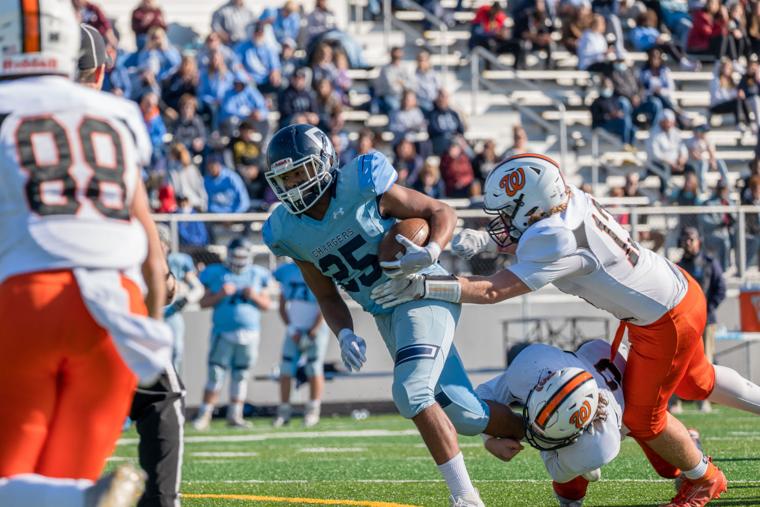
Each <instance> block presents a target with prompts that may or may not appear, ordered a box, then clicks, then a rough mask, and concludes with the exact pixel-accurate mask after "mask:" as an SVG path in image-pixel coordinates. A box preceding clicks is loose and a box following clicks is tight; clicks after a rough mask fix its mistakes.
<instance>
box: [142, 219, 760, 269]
mask: <svg viewBox="0 0 760 507" xmlns="http://www.w3.org/2000/svg"><path fill="white" fill-rule="evenodd" d="M609 211H610V212H611V213H613V214H615V215H618V214H629V215H630V220H629V223H630V230H631V235H632V236H633V237H634V238H635V237H636V235H637V232H638V218H639V216H642V215H668V216H671V217H672V216H677V215H694V214H697V215H699V214H705V213H733V214H736V216H737V227H736V231H737V234H736V236H737V245H736V253H737V259H736V266H737V275H738V276H739V278H740V279H741V280H742V281H744V280H745V275H746V263H747V245H746V239H747V230H746V226H745V224H746V215H747V214H748V213H751V214H757V213H760V206H751V205H741V206H740V205H735V206H636V205H620V206H616V207H614V208H609ZM269 215H270V213H197V214H192V215H185V214H166V213H163V214H154V215H153V219H154V220H156V221H157V222H165V223H168V224H169V228H170V232H171V236H172V249H173V250H177V249H178V245H179V229H178V224H179V223H180V222H222V223H224V222H228V223H229V222H238V223H239V222H263V221H265V220H266V219H267V218H268V217H269ZM457 217H458V218H460V219H463V218H486V217H487V215H485V214H484V212H483V210H482V209H459V210H457Z"/></svg>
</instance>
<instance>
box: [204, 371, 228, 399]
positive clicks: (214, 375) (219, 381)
mask: <svg viewBox="0 0 760 507" xmlns="http://www.w3.org/2000/svg"><path fill="white" fill-rule="evenodd" d="M226 374H227V370H226V369H225V368H224V367H223V366H220V365H218V364H209V365H208V381H207V382H206V390H207V391H213V392H218V391H219V390H220V389H221V388H222V386H223V385H224V376H225V375H226Z"/></svg>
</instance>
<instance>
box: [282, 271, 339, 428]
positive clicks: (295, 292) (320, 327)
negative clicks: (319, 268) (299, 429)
mask: <svg viewBox="0 0 760 507" xmlns="http://www.w3.org/2000/svg"><path fill="white" fill-rule="evenodd" d="M274 278H275V280H277V281H278V282H279V283H280V308H279V310H280V318H282V321H283V322H284V323H285V326H287V330H286V332H285V340H284V341H283V344H282V362H281V363H280V400H281V403H280V406H279V407H277V417H275V419H274V422H273V423H272V424H273V425H274V426H275V427H276V428H279V427H281V426H283V425H285V424H287V423H288V422H289V421H290V414H291V407H290V390H291V381H292V379H293V377H295V376H296V372H297V371H298V364H299V363H300V361H301V357H305V359H306V363H305V366H304V369H305V370H306V377H307V378H308V379H309V401H308V402H307V403H306V407H305V409H304V416H303V424H304V426H306V427H307V428H310V427H312V426H315V425H316V424H317V423H318V422H319V416H320V412H321V402H322V391H323V390H324V387H325V375H324V363H325V354H326V353H327V340H328V336H327V333H328V329H327V326H326V325H325V319H324V318H323V317H322V313H320V311H319V305H318V304H317V298H316V297H314V293H313V292H311V290H310V289H309V286H308V285H306V282H305V281H304V279H303V275H301V270H299V269H298V266H296V265H295V264H294V263H292V262H288V263H285V264H283V265H282V266H280V267H279V268H277V269H276V270H275V272H274Z"/></svg>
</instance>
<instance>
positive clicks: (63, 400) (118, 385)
mask: <svg viewBox="0 0 760 507" xmlns="http://www.w3.org/2000/svg"><path fill="white" fill-rule="evenodd" d="M122 286H123V287H124V289H125V290H127V292H128V293H129V296H130V310H131V311H132V312H134V313H141V314H143V315H146V314H147V311H146V308H145V305H144V303H143V301H142V295H141V294H140V290H139V289H138V287H137V286H136V285H135V284H134V283H133V282H131V281H130V280H128V279H126V278H124V277H122ZM0 360H2V362H3V365H2V367H0V407H2V415H0V477H7V476H10V475H15V474H23V473H36V474H41V475H45V476H48V477H61V478H74V479H90V480H95V479H97V478H98V477H99V476H100V473H101V472H102V470H103V467H104V465H105V462H106V458H107V457H108V456H109V455H110V454H111V452H112V451H113V449H114V447H115V446H116V440H117V439H118V437H119V434H120V432H121V428H122V425H123V423H124V420H125V418H126V417H127V414H128V411H129V407H130V403H131V400H132V396H133V394H134V389H135V387H136V385H137V378H136V377H135V375H134V374H133V373H132V371H131V370H130V369H129V368H128V367H127V365H126V364H125V363H124V361H123V360H122V359H121V356H120V355H119V353H118V352H117V350H116V347H115V345H114V343H113V341H112V340H111V337H110V336H109V334H108V332H107V331H106V330H105V329H103V328H102V327H100V326H99V325H98V324H96V323H95V321H94V320H93V318H92V317H91V316H90V313H89V312H88V311H87V308H86V307H85V305H84V302H83V301H82V298H81V296H80V293H79V288H78V286H77V283H76V279H75V278H74V275H73V273H72V272H71V271H49V272H40V273H30V274H23V275H18V276H14V277H11V278H9V279H7V280H5V281H4V282H3V283H2V284H0Z"/></svg>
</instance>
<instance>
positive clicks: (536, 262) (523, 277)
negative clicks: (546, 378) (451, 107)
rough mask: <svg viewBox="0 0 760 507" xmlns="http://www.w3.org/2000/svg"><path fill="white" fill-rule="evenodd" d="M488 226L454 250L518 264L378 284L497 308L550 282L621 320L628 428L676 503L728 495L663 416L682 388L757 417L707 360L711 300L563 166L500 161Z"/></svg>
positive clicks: (753, 398)
mask: <svg viewBox="0 0 760 507" xmlns="http://www.w3.org/2000/svg"><path fill="white" fill-rule="evenodd" d="M484 205H485V208H486V211H488V212H490V213H492V214H495V215H497V216H496V218H495V219H494V220H492V221H491V223H490V224H489V226H488V232H487V233H485V232H483V233H480V232H478V231H470V230H465V231H464V232H463V233H462V234H460V235H459V236H458V237H457V238H456V240H455V241H454V243H453V245H452V249H453V250H454V251H455V252H458V253H460V254H461V255H462V256H464V257H468V256H472V255H474V254H476V253H478V252H480V251H483V250H487V249H488V250H492V251H496V250H497V249H502V250H503V251H506V252H508V253H514V254H516V256H517V263H516V264H513V265H511V266H510V267H508V268H507V269H505V270H502V271H499V272H497V273H495V274H493V275H491V276H489V277H478V276H470V277H451V278H449V279H448V280H440V279H432V278H429V277H426V276H425V275H423V274H413V275H410V276H408V277H405V278H399V279H395V280H391V281H389V282H386V283H385V284H383V285H382V286H378V287H376V288H375V289H374V290H373V293H372V296H373V299H374V300H375V302H376V303H378V304H382V305H383V306H384V307H386V308H392V307H394V306H396V305H399V304H406V303H407V302H408V301H412V300H416V299H419V298H422V297H425V298H428V299H431V300H443V301H449V302H463V303H478V304H488V303H496V302H499V301H503V300H505V299H509V298H512V297H516V296H520V295H523V294H526V293H528V292H530V291H532V290H537V289H539V288H541V287H543V286H544V285H547V284H549V283H553V284H554V285H555V286H556V287H557V288H559V289H560V290H562V291H563V292H566V293H568V294H573V295H577V296H579V297H582V298H583V299H585V300H586V301H588V302H589V303H591V304H592V305H594V306H596V307H597V308H600V309H604V310H607V311H608V312H610V313H612V314H613V315H615V316H616V317H617V318H619V319H620V326H619V328H618V331H617V333H616V335H615V339H614V341H613V347H612V348H613V354H614V351H616V350H617V347H618V345H619V344H620V341H621V340H622V337H623V334H624V332H625V330H626V328H627V330H628V338H629V341H630V343H631V352H630V355H629V358H628V366H627V368H628V374H627V375H626V377H625V379H624V381H623V391H624V395H625V400H626V407H625V412H624V414H623V423H624V424H625V425H626V427H628V428H629V429H630V434H631V436H633V437H634V438H636V439H637V440H639V441H642V442H644V443H645V444H646V445H647V446H649V447H650V448H651V449H652V450H653V451H654V452H655V453H656V454H659V455H660V456H661V457H662V458H663V459H665V461H667V462H668V463H670V464H671V465H672V468H673V470H672V474H673V475H678V473H679V469H681V470H683V475H684V477H685V480H684V481H682V485H681V488H680V490H679V492H678V494H677V495H676V497H675V498H673V500H672V501H671V503H670V504H669V505H670V506H673V507H685V506H687V505H688V506H690V507H694V506H701V505H705V504H706V503H707V502H709V501H710V500H711V499H714V498H717V497H719V496H720V494H721V493H722V492H724V491H725V490H726V485H727V481H726V478H725V476H724V475H723V472H721V471H720V470H719V469H718V468H717V467H716V466H715V465H714V464H712V463H711V462H710V460H709V458H707V457H706V456H704V455H703V454H702V452H701V451H700V450H699V449H698V448H697V446H696V445H695V444H694V442H693V441H692V440H691V437H690V435H689V433H688V431H687V430H686V428H685V427H684V425H683V424H682V423H681V422H680V421H678V419H676V418H675V417H673V416H672V415H670V414H669V413H668V411H667V403H668V400H669V398H670V397H671V396H672V395H673V394H674V393H675V394H677V395H678V396H679V397H681V398H684V399H689V400H703V399H708V400H710V401H714V402H717V403H721V404H724V405H727V406H731V407H736V408H740V409H743V410H748V411H751V412H754V413H758V407H760V388H758V386H755V385H754V384H751V383H749V382H748V381H746V380H745V379H743V378H742V377H741V376H740V375H739V374H738V373H736V372H735V371H733V370H730V369H728V368H720V369H718V368H713V366H712V365H711V364H710V363H709V362H708V361H707V359H706V358H705V355H704V350H703V346H702V339H701V336H702V331H703V329H704V326H705V321H706V303H705V298H704V295H703V294H702V291H701V289H700V287H699V285H698V284H697V283H696V282H695V281H694V280H693V279H692V278H691V277H690V276H689V275H688V274H686V273H685V272H683V271H681V270H679V269H678V268H677V267H676V266H674V265H673V264H672V263H671V262H670V261H668V260H667V259H665V258H663V257H660V256H658V255H657V254H655V253H654V252H652V251H650V250H648V249H646V248H643V247H641V246H640V245H639V244H637V243H635V242H634V241H633V240H632V239H631V237H630V236H629V234H628V232H627V231H626V230H625V229H623V227H621V226H620V225H619V224H618V223H617V222H616V221H615V219H614V218H613V217H612V216H611V215H610V214H609V213H607V211H605V210H604V209H603V208H602V207H601V206H600V205H599V204H598V203H597V202H596V201H595V200H594V199H593V198H592V197H591V196H590V195H588V194H586V193H585V192H582V191H581V190H579V189H577V188H575V187H572V186H569V185H567V184H566V183H565V181H564V179H563V177H562V174H561V172H560V169H559V166H558V164H557V163H556V162H554V161H553V160H551V159H550V158H548V157H546V156H544V155H538V154H532V153H528V154H522V155H516V156H514V157H511V158H508V159H506V160H505V161H503V162H502V163H501V164H500V165H499V166H497V167H496V168H494V170H493V171H492V172H491V174H490V175H489V176H488V179H487V180H486V184H485V202H484Z"/></svg>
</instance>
